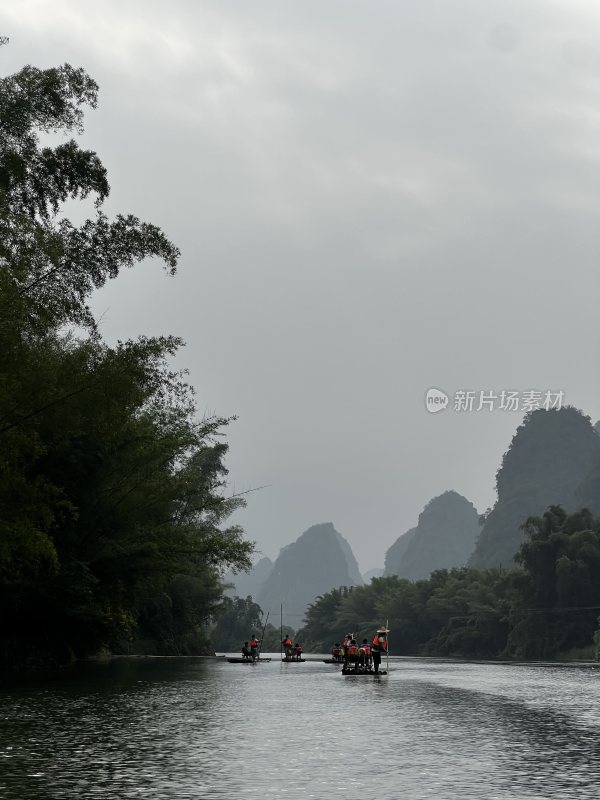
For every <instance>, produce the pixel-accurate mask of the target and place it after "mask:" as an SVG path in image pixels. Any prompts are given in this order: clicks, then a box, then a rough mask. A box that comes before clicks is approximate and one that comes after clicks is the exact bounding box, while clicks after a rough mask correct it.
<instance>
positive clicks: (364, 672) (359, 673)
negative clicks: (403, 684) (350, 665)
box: [342, 669, 387, 678]
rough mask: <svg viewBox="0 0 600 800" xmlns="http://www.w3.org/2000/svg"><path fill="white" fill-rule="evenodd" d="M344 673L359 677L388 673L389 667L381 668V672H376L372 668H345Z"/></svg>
mask: <svg viewBox="0 0 600 800" xmlns="http://www.w3.org/2000/svg"><path fill="white" fill-rule="evenodd" d="M342 675H346V676H348V675H353V676H355V677H357V678H362V677H363V676H364V675H387V669H380V670H379V672H374V671H373V670H372V669H360V670H357V669H343V670H342Z"/></svg>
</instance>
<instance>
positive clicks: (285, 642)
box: [281, 636, 292, 647]
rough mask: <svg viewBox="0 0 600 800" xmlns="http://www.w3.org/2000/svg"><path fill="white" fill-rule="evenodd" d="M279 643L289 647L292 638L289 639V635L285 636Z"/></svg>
mask: <svg viewBox="0 0 600 800" xmlns="http://www.w3.org/2000/svg"><path fill="white" fill-rule="evenodd" d="M281 644H282V645H283V646H284V647H291V646H292V640H291V639H290V638H289V636H288V638H287V639H284V640H283V642H282V643H281Z"/></svg>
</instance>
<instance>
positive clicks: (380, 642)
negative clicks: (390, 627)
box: [373, 633, 388, 652]
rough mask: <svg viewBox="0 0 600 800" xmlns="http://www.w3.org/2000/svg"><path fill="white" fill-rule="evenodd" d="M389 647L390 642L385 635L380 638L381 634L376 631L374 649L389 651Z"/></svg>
mask: <svg viewBox="0 0 600 800" xmlns="http://www.w3.org/2000/svg"><path fill="white" fill-rule="evenodd" d="M387 648H388V643H387V639H386V638H385V636H381V638H380V634H378V633H376V634H375V636H374V637H373V650H377V651H379V650H383V651H384V652H387Z"/></svg>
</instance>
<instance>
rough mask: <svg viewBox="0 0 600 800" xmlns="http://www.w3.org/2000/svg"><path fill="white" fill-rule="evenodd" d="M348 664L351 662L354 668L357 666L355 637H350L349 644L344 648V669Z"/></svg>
mask: <svg viewBox="0 0 600 800" xmlns="http://www.w3.org/2000/svg"><path fill="white" fill-rule="evenodd" d="M349 664H352V665H353V666H354V668H355V669H356V667H357V666H358V647H357V646H356V639H350V644H349V645H348V646H347V647H345V648H344V669H348V665H349Z"/></svg>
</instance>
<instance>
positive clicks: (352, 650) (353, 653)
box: [346, 644, 358, 656]
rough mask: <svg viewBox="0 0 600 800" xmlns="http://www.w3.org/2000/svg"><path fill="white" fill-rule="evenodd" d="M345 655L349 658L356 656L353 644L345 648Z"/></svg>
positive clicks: (356, 651)
mask: <svg viewBox="0 0 600 800" xmlns="http://www.w3.org/2000/svg"><path fill="white" fill-rule="evenodd" d="M346 653H347V654H348V655H349V656H357V655H358V647H357V646H356V645H355V644H351V645H350V647H348V648H346Z"/></svg>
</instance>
